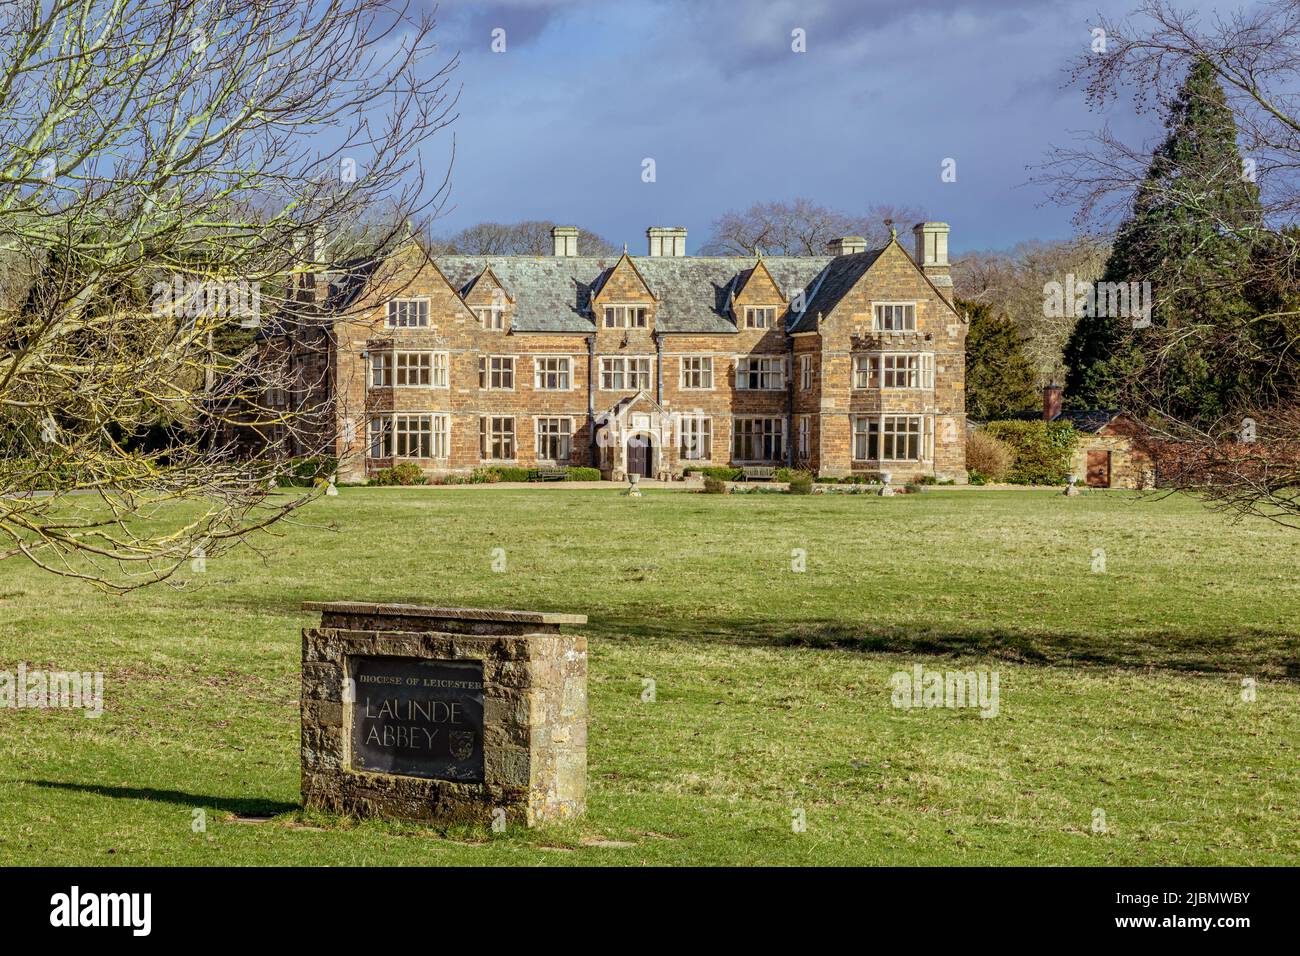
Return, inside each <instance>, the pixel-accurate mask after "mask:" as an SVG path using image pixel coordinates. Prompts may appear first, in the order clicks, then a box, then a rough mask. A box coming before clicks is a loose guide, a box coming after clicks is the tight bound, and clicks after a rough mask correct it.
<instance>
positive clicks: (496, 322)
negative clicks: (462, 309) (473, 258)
mask: <svg viewBox="0 0 1300 956" xmlns="http://www.w3.org/2000/svg"><path fill="white" fill-rule="evenodd" d="M461 298H462V299H463V300H464V302H465V305H466V306H468V307H469V309H470V311H471V312H473V313H474V317H475V319H476V320H477V321H478V324H479V325H480V326H481V327H482V328H483V329H485V330H487V331H490V332H505V331H508V330H509V328H510V313H511V311H512V309H513V306H514V302H515V300H514V297H513V296H512V295H511V294H510V291H509V290H508V289H507V288H506V287H505V283H503V282H502V281H501V280H500V279H498V278H497V275H496V273H495V272H493V271H492V267H491V266H487V265H485V266H484V267H483V271H481V272H480V273H479V274H478V275H476V276H474V278H472V279H470V280H469V282H468V283H467V284H466V286H465V288H464V289H462V290H461Z"/></svg>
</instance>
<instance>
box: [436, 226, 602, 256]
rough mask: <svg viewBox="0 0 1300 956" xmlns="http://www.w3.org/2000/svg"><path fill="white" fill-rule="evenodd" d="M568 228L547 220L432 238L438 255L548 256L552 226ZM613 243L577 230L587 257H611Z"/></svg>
mask: <svg viewBox="0 0 1300 956" xmlns="http://www.w3.org/2000/svg"><path fill="white" fill-rule="evenodd" d="M557 225H568V223H555V222H551V221H549V220H545V219H529V220H525V221H524V222H480V223H477V224H475V225H473V226H468V227H466V228H465V229H462V230H461V231H460V232H458V233H456V234H455V235H454V236H451V237H450V238H447V239H436V238H435V239H432V240H431V241H430V243H429V245H430V248H431V249H432V250H434V251H435V252H440V253H445V254H450V255H463V256H549V255H550V254H551V252H552V251H553V241H552V239H551V227H552V226H557ZM617 251H618V250H617V248H616V247H615V246H614V244H613V243H611V242H609V241H608V240H606V239H604V238H602V237H601V236H599V235H597V234H596V233H594V232H591V231H589V230H586V229H579V230H578V252H579V253H580V254H581V255H584V256H609V255H614V254H615V253H616V252H617Z"/></svg>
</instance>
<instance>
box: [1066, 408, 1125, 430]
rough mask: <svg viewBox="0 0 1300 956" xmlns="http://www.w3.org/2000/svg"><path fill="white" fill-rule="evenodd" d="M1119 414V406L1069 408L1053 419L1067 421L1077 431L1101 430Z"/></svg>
mask: <svg viewBox="0 0 1300 956" xmlns="http://www.w3.org/2000/svg"><path fill="white" fill-rule="evenodd" d="M1119 414H1120V411H1119V409H1118V408H1067V409H1065V411H1063V412H1061V414H1059V415H1057V416H1056V417H1055V418H1054V419H1052V421H1054V422H1059V421H1067V422H1069V423H1070V424H1071V425H1073V426H1074V427H1075V430H1076V431H1081V432H1099V431H1101V430H1102V429H1103V428H1105V427H1106V426H1107V425H1109V424H1110V423H1111V422H1113V421H1114V420H1115V418H1116V417H1117V416H1118V415H1119Z"/></svg>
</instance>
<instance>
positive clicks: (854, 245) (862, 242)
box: [828, 236, 867, 256]
mask: <svg viewBox="0 0 1300 956" xmlns="http://www.w3.org/2000/svg"><path fill="white" fill-rule="evenodd" d="M828 247H829V248H830V250H831V255H833V256H851V255H853V254H854V253H855V252H866V251H867V239H866V237H865V236H840V237H839V238H838V239H832V240H831V241H830V242H829V243H828Z"/></svg>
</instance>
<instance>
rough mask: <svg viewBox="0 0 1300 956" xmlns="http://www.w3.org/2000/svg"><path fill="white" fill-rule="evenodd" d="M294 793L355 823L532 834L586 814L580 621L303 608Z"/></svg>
mask: <svg viewBox="0 0 1300 956" xmlns="http://www.w3.org/2000/svg"><path fill="white" fill-rule="evenodd" d="M305 607H306V609H307V610H311V611H319V612H320V613H321V626H320V627H315V628H307V629H305V630H304V631H303V645H302V789H303V800H304V802H305V803H306V804H307V805H308V806H312V807H320V808H322V809H326V810H331V811H333V812H337V813H349V814H353V815H357V816H384V817H397V818H403V819H415V820H429V821H447V822H451V821H461V822H479V823H484V824H496V823H498V822H514V823H518V824H523V825H527V826H534V825H537V824H540V823H546V822H549V821H553V820H563V819H567V818H570V817H574V816H577V815H578V814H581V813H582V812H584V810H585V808H586V785H587V641H586V638H585V637H581V636H577V635H571V634H564V633H561V630H560V629H561V626H563V625H566V624H585V623H586V620H587V619H586V617H584V616H582V615H575V614H550V613H541V612H534V611H494V610H480V609H474V608H433V607H420V606H416V605H409V604H352V603H342V602H340V603H310V604H307V605H305Z"/></svg>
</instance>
